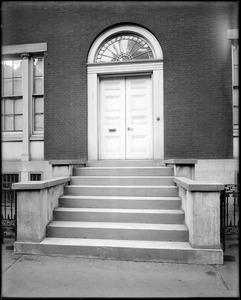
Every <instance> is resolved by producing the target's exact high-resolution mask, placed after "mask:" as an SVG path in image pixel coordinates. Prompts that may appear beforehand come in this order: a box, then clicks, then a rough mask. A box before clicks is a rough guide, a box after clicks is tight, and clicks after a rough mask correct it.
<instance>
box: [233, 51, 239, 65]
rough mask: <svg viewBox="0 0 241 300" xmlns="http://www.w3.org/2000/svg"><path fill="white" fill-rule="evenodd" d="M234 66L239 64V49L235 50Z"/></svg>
mask: <svg viewBox="0 0 241 300" xmlns="http://www.w3.org/2000/svg"><path fill="white" fill-rule="evenodd" d="M233 64H234V65H238V64H239V48H236V47H235V48H233Z"/></svg>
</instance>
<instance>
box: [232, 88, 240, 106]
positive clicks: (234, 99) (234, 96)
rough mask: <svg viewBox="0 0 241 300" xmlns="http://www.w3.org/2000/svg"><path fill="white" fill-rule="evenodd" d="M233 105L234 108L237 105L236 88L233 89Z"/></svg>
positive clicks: (237, 92) (237, 95) (237, 90)
mask: <svg viewBox="0 0 241 300" xmlns="http://www.w3.org/2000/svg"><path fill="white" fill-rule="evenodd" d="M233 105H234V106H238V105H239V89H238V88H234V89H233Z"/></svg>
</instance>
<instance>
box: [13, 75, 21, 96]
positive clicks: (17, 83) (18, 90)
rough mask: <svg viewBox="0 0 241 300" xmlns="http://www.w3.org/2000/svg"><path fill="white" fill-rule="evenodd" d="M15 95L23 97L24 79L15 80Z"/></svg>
mask: <svg viewBox="0 0 241 300" xmlns="http://www.w3.org/2000/svg"><path fill="white" fill-rule="evenodd" d="M13 86H14V95H22V79H14V82H13Z"/></svg>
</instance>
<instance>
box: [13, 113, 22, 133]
mask: <svg viewBox="0 0 241 300" xmlns="http://www.w3.org/2000/svg"><path fill="white" fill-rule="evenodd" d="M14 123H15V124H14V125H15V130H23V116H22V115H20V116H14Z"/></svg>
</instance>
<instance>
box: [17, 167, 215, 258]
mask: <svg viewBox="0 0 241 300" xmlns="http://www.w3.org/2000/svg"><path fill="white" fill-rule="evenodd" d="M173 172H174V171H173V168H172V167H164V166H162V165H161V162H159V161H96V162H94V161H91V162H88V164H87V167H85V168H76V169H74V176H72V177H71V181H70V185H68V186H66V187H65V193H64V195H63V196H61V197H60V198H59V207H57V208H56V209H55V210H54V212H53V221H52V222H50V224H48V226H47V229H46V233H47V234H46V235H47V237H46V238H45V239H44V240H43V241H41V242H40V243H36V244H34V243H32V247H31V250H29V249H30V247H28V246H29V243H21V245H20V244H19V245H18V243H16V246H15V247H16V250H18V247H21V252H22V253H25V252H27V253H29V252H31V253H32V254H47V255H77V256H83V257H88V258H91V257H96V258H104V259H117V260H133V261H156V262H174V263H199V264H209V263H215V262H216V261H218V256H219V253H218V252H217V251H216V250H215V249H214V250H212V249H193V248H192V247H191V246H190V244H189V242H188V228H187V226H186V225H185V222H184V220H185V218H184V212H183V210H182V209H181V199H180V197H179V196H178V188H177V187H176V185H175V184H174V181H173V178H174V173H173Z"/></svg>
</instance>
